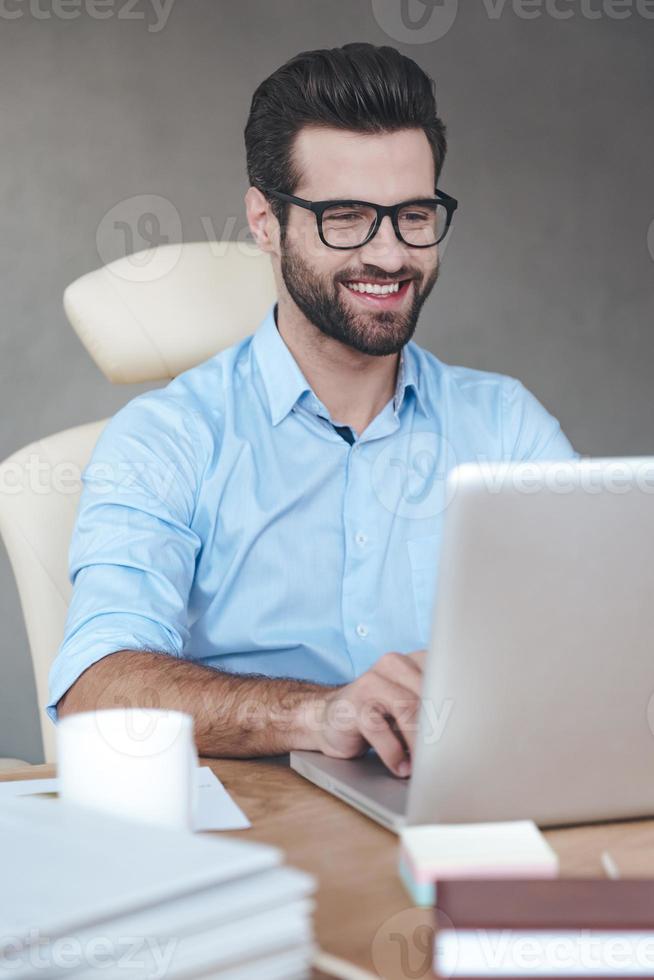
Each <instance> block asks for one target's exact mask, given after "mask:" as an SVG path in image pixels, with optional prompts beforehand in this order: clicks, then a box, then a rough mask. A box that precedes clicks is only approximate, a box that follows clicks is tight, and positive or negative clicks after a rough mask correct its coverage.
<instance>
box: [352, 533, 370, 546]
mask: <svg viewBox="0 0 654 980" xmlns="http://www.w3.org/2000/svg"><path fill="white" fill-rule="evenodd" d="M354 540H355V541H356V543H357V544H361V545H364V544H365V543H366V541H367V540H368V538H367V537H366V535H365V534H364V533H363V531H357V533H356V534H355V536H354Z"/></svg>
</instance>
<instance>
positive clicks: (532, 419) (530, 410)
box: [503, 378, 581, 462]
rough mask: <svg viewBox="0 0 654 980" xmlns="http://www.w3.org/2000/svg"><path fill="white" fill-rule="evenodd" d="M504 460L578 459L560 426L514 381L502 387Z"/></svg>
mask: <svg viewBox="0 0 654 980" xmlns="http://www.w3.org/2000/svg"><path fill="white" fill-rule="evenodd" d="M503 442H504V456H503V458H504V459H508V460H512V461H516V462H517V461H520V460H532V459H533V460H539V459H542V460H552V461H555V460H566V459H580V458H581V456H580V454H579V453H578V452H577V451H576V450H575V449H574V448H573V446H572V444H571V443H570V440H569V439H568V437H567V436H566V435H565V433H564V432H563V431H562V429H561V425H560V422H559V421H558V419H556V418H555V417H554V416H553V415H551V414H550V412H548V411H547V409H546V408H545V406H544V405H542V404H541V402H540V401H539V400H538V399H537V398H536V396H535V395H534V394H532V392H531V391H529V389H528V388H526V387H525V386H524V385H523V384H522V382H521V381H519V380H518V379H517V378H507V384H506V385H505V387H504V425H503Z"/></svg>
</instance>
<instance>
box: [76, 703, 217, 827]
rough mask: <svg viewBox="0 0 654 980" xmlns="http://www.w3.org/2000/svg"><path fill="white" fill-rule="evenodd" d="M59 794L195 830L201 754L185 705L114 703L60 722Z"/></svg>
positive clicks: (149, 820) (135, 817)
mask: <svg viewBox="0 0 654 980" xmlns="http://www.w3.org/2000/svg"><path fill="white" fill-rule="evenodd" d="M57 760H58V762H57V769H58V777H59V778H58V786H59V796H60V797H61V799H63V800H68V801H69V802H71V803H78V804H80V805H82V806H88V807H94V808H96V809H100V810H105V811H107V812H109V813H113V814H115V815H116V816H123V817H126V818H128V819H132V820H139V821H143V822H145V823H151V824H158V825H159V826H164V827H172V828H175V829H185V830H192V829H193V814H194V812H195V809H196V805H197V781H196V770H197V766H198V757H197V752H196V749H195V743H194V741H193V719H192V717H191V716H190V715H187V714H184V713H183V712H181V711H166V710H162V709H158V708H157V709H155V708H108V709H103V710H100V711H85V712H83V713H81V714H75V715H68V716H67V717H66V718H62V719H61V721H59V722H58V723H57Z"/></svg>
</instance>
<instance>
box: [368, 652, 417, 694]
mask: <svg viewBox="0 0 654 980" xmlns="http://www.w3.org/2000/svg"><path fill="white" fill-rule="evenodd" d="M373 669H374V671H375V672H376V673H377V674H380V675H381V676H382V677H384V678H385V679H387V680H389V681H392V682H393V683H394V684H399V685H401V686H402V687H405V688H406V689H407V690H408V691H410V692H411V693H412V694H413V695H414V696H415V697H419V696H420V691H421V689H422V671H421V669H420V667H419V665H418V664H417V663H416V661H415V660H412V659H410V658H409V655H408V654H405V653H385V654H384V655H383V657H380V658H379V660H378V661H377V663H376V664H375V666H374V668H373Z"/></svg>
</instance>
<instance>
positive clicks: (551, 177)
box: [0, 0, 654, 761]
mask: <svg viewBox="0 0 654 980" xmlns="http://www.w3.org/2000/svg"><path fill="white" fill-rule="evenodd" d="M53 2H56V0H40V2H39V5H38V6H36V7H34V8H32V9H33V10H34V9H35V10H38V11H41V14H40V15H39V16H37V15H36V14H35V13H34V12H30V6H29V3H28V2H27V0H12V2H11V3H7V4H6V5H5V7H4V8H3V9H4V10H7V9H9V10H10V11H17V12H18V13H19V15H20V16H17V17H15V18H14V19H7V18H6V17H4V16H1V15H0V92H2V108H1V110H0V139H1V145H2V155H1V156H0V200H1V219H2V225H3V234H2V237H1V242H0V249H1V250H2V262H0V295H1V297H2V328H1V334H0V375H1V377H0V380H1V384H0V458H4V457H5V456H6V455H8V454H9V453H10V452H11V451H13V450H14V449H16V448H18V447H19V446H22V445H24V444H25V443H27V442H28V441H30V440H32V439H34V438H36V437H38V436H41V435H45V434H48V433H51V432H54V431H57V430H59V429H63V428H65V427H67V426H72V425H75V424H78V423H80V422H82V421H87V420H91V419H96V418H101V417H103V416H105V415H108V414H110V413H112V412H114V411H115V410H116V409H117V408H118V407H119V406H120V405H122V404H123V403H124V402H125V401H127V400H128V399H130V398H132V397H134V396H135V395H136V394H138V392H139V391H141V390H143V389H142V388H138V387H136V386H134V387H125V388H123V389H120V388H112V386H111V385H109V384H108V383H107V382H106V381H104V380H103V379H102V378H101V377H100V376H99V373H98V371H97V370H96V368H95V367H94V366H93V365H92V363H91V361H90V359H89V357H88V356H87V354H86V353H85V351H84V350H83V349H82V347H81V345H80V344H79V342H78V341H77V340H76V338H75V336H74V334H73V333H72V331H71V329H70V328H69V327H68V325H67V323H66V321H65V319H64V315H63V312H62V309H61V294H62V290H63V289H64V287H65V286H66V284H67V283H68V282H70V281H71V280H72V279H74V278H76V277H77V276H78V275H80V274H82V273H84V272H86V271H88V270H90V269H93V268H95V267H97V266H99V265H100V264H101V263H103V262H105V261H108V260H109V259H111V258H113V257H115V256H117V255H119V254H122V253H124V252H125V241H124V239H123V240H114V237H112V236H113V234H114V233H113V231H112V228H113V225H112V219H113V218H114V217H115V216H116V213H120V214H124V215H127V216H128V218H129V217H130V214H131V212H130V208H131V209H132V211H133V210H134V208H136V209H137V210H138V206H139V202H138V201H137V202H136V204H135V205H129V204H122V205H121V204H120V202H121V201H125V200H126V199H129V198H132V197H134V196H141V195H160V196H162V197H163V198H165V199H167V200H168V201H169V202H171V204H172V205H173V210H172V218H171V217H170V215H169V214H168V213H167V212H163V213H162V219H161V220H162V227H161V228H160V234H168V233H170V234H171V236H172V235H174V234H176V233H179V230H178V229H177V230H176V228H175V221H174V220H172V219H174V218H175V213H177V214H179V216H180V220H181V233H182V234H183V236H184V238H185V239H187V240H193V239H199V238H204V237H206V234H207V233H206V229H207V228H209V229H210V233H211V229H213V233H214V234H215V235H216V236H217V237H234V236H236V235H237V234H238V233H239V231H242V229H243V228H244V225H245V217H244V209H243V195H244V193H245V190H246V188H247V182H246V178H245V170H244V155H243V144H242V131H243V126H244V123H245V119H246V115H247V110H248V107H249V101H250V98H251V95H252V92H253V90H254V88H255V86H256V85H257V83H258V82H259V81H260V80H261V79H262V78H264V77H265V76H266V75H268V74H269V73H270V72H271V71H272V70H274V69H275V68H276V67H277V66H278V65H279V64H281V63H282V61H284V60H286V59H287V58H288V57H290V56H291V55H293V54H295V53H296V52H297V51H300V50H304V49H309V48H316V47H332V46H336V45H339V44H343V43H345V42H347V41H350V40H368V41H372V42H374V43H378V44H384V43H390V44H395V45H396V46H398V47H400V48H401V49H402V50H403V51H404V52H405V53H407V54H409V55H410V56H411V57H413V58H415V59H416V60H417V61H418V62H419V64H421V65H422V66H423V67H425V68H426V69H427V70H428V71H429V72H430V73H431V74H432V75H433V76H434V77H435V78H436V80H437V86H438V93H439V97H440V107H441V112H442V114H443V116H444V117H445V119H446V121H447V122H448V125H449V135H450V146H451V149H450V154H449V158H448V162H447V166H446V171H445V175H444V178H443V181H442V185H443V187H444V188H445V189H446V190H447V191H448V192H449V193H451V194H453V195H455V196H456V197H458V198H459V199H460V201H461V208H460V211H459V213H458V215H457V225H456V229H455V231H454V232H453V235H452V238H451V241H450V243H449V246H448V249H447V253H446V256H445V261H444V271H443V275H442V277H441V281H440V282H439V284H438V287H437V288H436V290H435V292H434V294H433V295H432V297H431V299H430V300H429V302H428V304H427V306H426V307H425V309H424V311H423V317H422V322H421V326H420V328H419V334H418V340H419V341H420V342H422V343H423V344H424V345H425V346H427V347H429V348H430V349H432V350H433V351H434V352H435V353H437V354H438V355H439V356H440V357H441V358H443V359H444V360H446V361H450V362H454V363H464V364H468V365H470V366H473V367H478V368H485V369H492V370H498V371H502V372H505V373H508V374H512V375H515V376H518V377H520V378H521V379H522V380H523V381H524V382H525V384H527V386H528V387H530V388H531V389H532V390H533V391H534V392H535V394H537V395H538V397H539V398H540V399H541V400H542V401H543V402H544V403H545V405H546V406H547V407H548V408H549V409H550V411H552V412H553V413H554V414H555V415H557V416H558V418H559V419H560V420H561V423H562V425H563V428H564V430H565V431H567V433H568V435H569V436H570V438H571V439H572V441H573V443H574V444H575V446H576V448H578V449H579V450H580V451H581V452H583V453H589V454H597V455H600V454H638V453H647V454H649V453H652V452H653V451H654V398H653V397H652V393H651V378H652V375H653V373H654V336H653V334H652V313H653V305H654V304H653V299H654V285H653V273H654V255H653V254H652V253H654V227H653V228H652V231H651V234H650V245H651V250H650V248H648V230H649V229H650V224H651V222H652V221H653V220H654V192H653V182H652V177H653V176H654V174H653V166H652V161H653V151H654V135H653V133H652V118H653V112H652V111H653V108H654V106H653V101H654V99H653V95H654V58H653V57H652V55H653V52H654V21H653V20H652V19H647V18H646V17H645V16H644V14H645V13H649V14H650V17H651V16H652V15H654V10H652V9H651V8H652V7H653V6H654V4H651V3H649V4H647V3H644V2H642V0H641V2H640V5H639V8H638V9H637V3H636V0H634V3H633V5H632V8H633V9H631V10H630V9H629V8H628V7H625V5H624V4H622V5H621V6H620V7H619V8H618V5H616V7H615V8H614V7H613V4H612V3H611V2H610V0H586V6H585V7H584V10H583V11H582V7H581V4H580V3H577V2H574V0H558V6H556V5H553V4H552V2H550V0H547V2H546V0H543V4H542V5H541V6H540V7H539V6H538V5H536V6H535V5H534V4H533V3H531V4H529V5H528V6H527V5H526V6H525V7H524V8H523V7H522V6H521V4H519V3H517V2H515V3H514V2H509V0H507V2H505V3H502V2H501V0H465V3H464V2H463V0H462V2H461V3H460V4H459V8H460V9H459V11H458V14H457V16H456V18H455V20H454V23H453V24H452V26H451V27H450V28H449V30H446V28H447V26H448V24H447V23H446V18H447V16H448V15H449V13H450V12H453V10H454V8H455V7H456V4H455V3H452V2H451V0H449V2H448V0H446V3H445V4H444V5H439V4H437V5H436V8H435V9H434V13H435V16H436V17H438V18H440V21H439V22H436V21H429V22H428V24H427V26H425V27H423V28H418V29H415V30H413V31H409V30H408V29H407V28H406V27H405V26H403V24H402V23H401V21H400V20H399V19H398V16H397V15H395V16H393V14H392V11H391V12H390V13H389V9H388V8H389V3H388V2H386V3H385V2H384V0H274V2H273V0H238V3H234V2H231V0H230V2H226V0H174V3H173V6H172V9H171V10H170V13H169V17H168V19H167V21H166V22H165V24H163V23H162V20H161V18H160V17H158V16H157V15H156V13H155V8H154V7H153V5H152V0H139V2H138V3H137V4H136V6H135V7H134V8H133V9H132V11H131V13H130V11H129V10H128V9H127V8H126V6H125V2H126V0H115V3H113V6H111V5H110V6H109V7H108V8H107V7H106V6H105V7H104V8H102V9H103V10H104V12H105V13H106V12H107V11H109V13H110V16H109V17H108V18H107V19H106V20H98V19H95V18H94V17H93V16H92V13H93V12H94V11H95V8H94V7H93V5H92V3H91V0H79V3H78V8H77V13H78V16H76V17H75V16H74V17H71V19H68V20H66V19H62V18H61V17H60V16H57V12H58V8H57V7H56V6H53ZM411 5H413V6H411ZM390 6H393V7H394V8H395V10H396V11H397V10H399V9H400V3H399V0H393V2H392V4H391V5H390ZM98 9H99V8H98ZM423 9H424V7H423V4H422V3H421V2H420V0H410V9H409V13H410V14H412V15H413V16H414V17H416V18H417V17H418V15H419V14H420V12H421V10H423ZM620 10H621V12H622V14H624V13H625V12H627V13H628V14H629V15H628V16H627V17H625V18H624V19H617V18H616V17H615V13H616V12H619V11H620ZM557 11H558V14H557ZM584 11H585V13H584ZM639 11H640V12H639ZM43 12H45V13H50V14H51V16H50V17H47V16H44V13H43ZM60 12H63V13H68V14H74V13H75V7H74V6H73V5H72V4H69V6H68V7H65V6H64V8H63V10H61V11H60ZM127 13H130V17H129V18H128V17H127V16H126V14H127ZM570 13H571V16H569V17H567V14H570ZM526 14H528V15H529V16H528V17H527V16H525V15H526ZM563 15H566V17H565V19H564V17H563ZM591 15H592V16H591ZM137 18H138V19H137ZM430 32H431V33H430ZM438 34H441V35H442V36H436V35H438ZM117 204H118V205H119V209H118V212H112V215H111V216H110V218H109V219H107V218H105V215H106V214H107V212H108V211H109V210H110V209H111V208H113V207H114V206H115V205H117ZM121 209H122V210H121ZM168 210H169V211H170V209H168ZM103 218H104V221H103ZM230 219H231V220H230ZM142 230H143V229H142ZM148 234H149V232H148V230H147V229H145V238H146V239H147V235H148ZM155 237H156V236H155ZM146 244H147V240H144V239H143V238H140V237H139V234H138V229H136V234H135V238H134V240H133V248H138V247H145V245H146ZM130 250H131V249H130ZM192 315H193V311H192V309H189V316H192ZM255 326H256V325H255V324H253V329H254V327H255ZM0 617H1V622H2V626H3V629H2V636H1V638H0V756H1V755H13V754H17V755H20V756H22V757H23V758H26V759H28V760H30V761H38V760H39V758H40V754H41V749H40V743H39V737H38V733H37V726H36V705H35V695H34V687H33V680H32V677H31V668H30V665H29V656H28V647H27V641H26V636H25V632H24V628H23V625H22V619H21V614H20V610H19V605H18V598H17V594H16V590H15V586H14V583H13V579H12V575H11V571H10V568H9V564H8V561H7V559H6V555H5V554H4V552H2V553H0Z"/></svg>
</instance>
